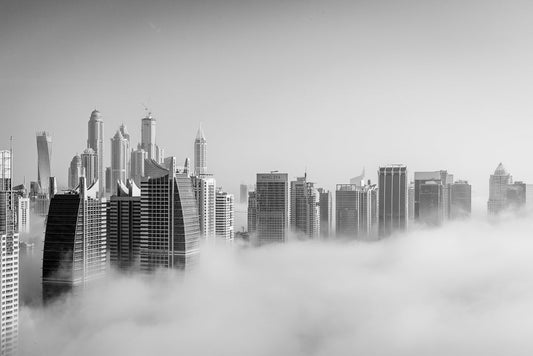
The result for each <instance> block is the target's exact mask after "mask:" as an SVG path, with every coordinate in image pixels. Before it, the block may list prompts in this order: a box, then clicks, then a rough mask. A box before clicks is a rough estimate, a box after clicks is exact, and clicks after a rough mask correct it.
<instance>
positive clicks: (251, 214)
mask: <svg viewBox="0 0 533 356" xmlns="http://www.w3.org/2000/svg"><path fill="white" fill-rule="evenodd" d="M247 220H248V233H249V234H253V233H255V232H256V231H257V195H256V194H255V191H252V192H248V216H247Z"/></svg>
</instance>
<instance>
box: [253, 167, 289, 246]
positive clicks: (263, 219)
mask: <svg viewBox="0 0 533 356" xmlns="http://www.w3.org/2000/svg"><path fill="white" fill-rule="evenodd" d="M256 196H257V237H258V239H259V244H261V245H263V244H266V243H271V242H286V241H287V237H288V234H287V233H288V229H289V221H290V210H289V209H290V205H289V201H290V195H289V178H288V174H287V173H277V172H270V173H258V174H257V184H256Z"/></svg>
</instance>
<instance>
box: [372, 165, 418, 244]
mask: <svg viewBox="0 0 533 356" xmlns="http://www.w3.org/2000/svg"><path fill="white" fill-rule="evenodd" d="M378 177H379V178H378V179H379V184H378V191H379V202H378V207H379V236H380V237H386V236H388V235H391V234H392V233H394V232H395V231H405V230H406V229H407V220H408V201H407V200H408V197H407V185H408V183H407V182H408V180H407V166H405V165H401V164H394V165H388V166H383V167H379V170H378ZM415 202H416V201H415Z"/></svg>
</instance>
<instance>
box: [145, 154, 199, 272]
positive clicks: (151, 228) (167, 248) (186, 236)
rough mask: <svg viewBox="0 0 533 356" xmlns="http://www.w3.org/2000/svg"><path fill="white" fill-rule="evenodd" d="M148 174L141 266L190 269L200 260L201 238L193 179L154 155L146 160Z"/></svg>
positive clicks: (149, 268) (149, 269)
mask: <svg viewBox="0 0 533 356" xmlns="http://www.w3.org/2000/svg"><path fill="white" fill-rule="evenodd" d="M172 165H173V164H172ZM145 177H146V179H143V181H142V183H141V270H143V271H145V272H150V271H153V270H155V269H157V268H176V269H188V268H190V267H192V266H193V265H194V264H195V263H196V260H197V258H198V254H199V239H200V223H199V220H198V208H197V206H196V200H195V198H194V192H193V187H192V183H191V179H190V178H189V176H188V175H187V174H178V173H176V167H172V166H171V167H170V169H166V168H164V167H162V166H161V165H159V164H158V163H157V162H156V161H154V160H153V159H146V161H145Z"/></svg>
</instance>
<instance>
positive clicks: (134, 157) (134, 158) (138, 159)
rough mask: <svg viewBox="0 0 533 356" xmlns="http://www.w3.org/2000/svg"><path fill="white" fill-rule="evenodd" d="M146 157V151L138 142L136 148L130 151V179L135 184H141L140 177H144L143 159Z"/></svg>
mask: <svg viewBox="0 0 533 356" xmlns="http://www.w3.org/2000/svg"><path fill="white" fill-rule="evenodd" d="M147 158H148V153H147V152H146V151H145V150H144V149H143V148H142V146H141V145H140V144H139V145H138V146H137V149H136V150H134V151H132V152H131V161H130V162H131V173H130V176H131V179H133V181H134V182H135V184H136V185H137V186H140V185H141V179H142V177H144V161H145V160H146V159H147Z"/></svg>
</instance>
